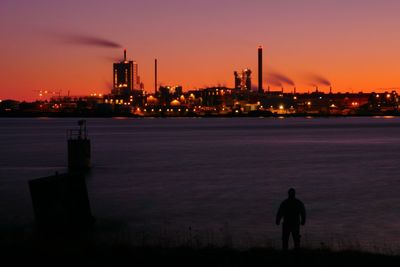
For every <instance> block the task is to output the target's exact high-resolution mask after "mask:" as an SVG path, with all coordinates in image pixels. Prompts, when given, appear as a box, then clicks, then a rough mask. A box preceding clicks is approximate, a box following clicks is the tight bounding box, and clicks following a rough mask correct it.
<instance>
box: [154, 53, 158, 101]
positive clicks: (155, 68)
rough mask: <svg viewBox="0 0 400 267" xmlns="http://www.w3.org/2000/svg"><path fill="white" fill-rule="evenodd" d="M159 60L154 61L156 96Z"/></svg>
mask: <svg viewBox="0 0 400 267" xmlns="http://www.w3.org/2000/svg"><path fill="white" fill-rule="evenodd" d="M157 75H158V74H157V59H155V60H154V94H155V95H156V94H157V78H158V77H157Z"/></svg>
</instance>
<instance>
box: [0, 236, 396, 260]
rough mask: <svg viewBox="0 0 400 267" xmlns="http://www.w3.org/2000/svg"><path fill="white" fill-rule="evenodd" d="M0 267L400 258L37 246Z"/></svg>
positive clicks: (21, 247) (6, 248) (7, 248)
mask: <svg viewBox="0 0 400 267" xmlns="http://www.w3.org/2000/svg"><path fill="white" fill-rule="evenodd" d="M0 249H1V251H2V254H3V255H4V256H3V259H2V260H0V262H1V263H2V266H73V265H76V264H78V265H79V266H80V265H84V266H128V265H129V266H349V265H350V266H399V265H400V256H398V255H383V254H377V253H368V252H360V251H351V250H347V251H331V250H329V249H326V248H321V249H302V250H299V251H289V252H286V253H285V252H282V251H280V250H277V249H273V248H262V247H260V248H250V249H246V250H239V249H234V248H229V247H204V248H193V247H173V248H167V247H145V246H143V247H134V246H131V245H129V244H124V243H111V244H92V243H87V242H71V241H61V240H58V241H55V240H52V241H43V240H42V241H37V242H32V243H25V244H12V245H3V244H2V245H0Z"/></svg>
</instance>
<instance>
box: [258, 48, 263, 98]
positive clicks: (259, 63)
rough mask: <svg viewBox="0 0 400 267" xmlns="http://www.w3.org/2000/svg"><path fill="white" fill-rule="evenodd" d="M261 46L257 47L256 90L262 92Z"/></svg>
mask: <svg viewBox="0 0 400 267" xmlns="http://www.w3.org/2000/svg"><path fill="white" fill-rule="evenodd" d="M262 61H263V48H262V46H261V45H260V46H259V47H258V92H259V93H262V92H263V91H264V90H263V77H262V73H263V62H262Z"/></svg>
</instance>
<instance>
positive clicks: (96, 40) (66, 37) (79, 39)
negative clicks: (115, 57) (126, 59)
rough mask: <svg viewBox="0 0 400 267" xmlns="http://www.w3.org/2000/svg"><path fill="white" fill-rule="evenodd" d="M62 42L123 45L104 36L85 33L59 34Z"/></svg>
mask: <svg viewBox="0 0 400 267" xmlns="http://www.w3.org/2000/svg"><path fill="white" fill-rule="evenodd" d="M59 37H60V39H61V41H62V42H64V43H68V44H75V45H86V46H97V47H106V48H121V47H122V45H121V44H119V43H117V42H114V41H111V40H107V39H105V38H102V37H96V36H90V35H83V34H69V33H65V34H59Z"/></svg>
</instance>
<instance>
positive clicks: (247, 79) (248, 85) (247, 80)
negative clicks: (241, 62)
mask: <svg viewBox="0 0 400 267" xmlns="http://www.w3.org/2000/svg"><path fill="white" fill-rule="evenodd" d="M243 81H244V85H245V88H246V90H247V91H251V70H249V69H245V70H244V72H243Z"/></svg>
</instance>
